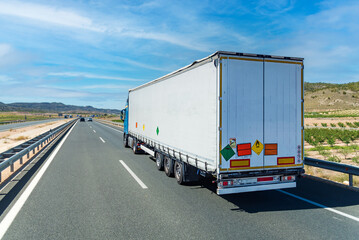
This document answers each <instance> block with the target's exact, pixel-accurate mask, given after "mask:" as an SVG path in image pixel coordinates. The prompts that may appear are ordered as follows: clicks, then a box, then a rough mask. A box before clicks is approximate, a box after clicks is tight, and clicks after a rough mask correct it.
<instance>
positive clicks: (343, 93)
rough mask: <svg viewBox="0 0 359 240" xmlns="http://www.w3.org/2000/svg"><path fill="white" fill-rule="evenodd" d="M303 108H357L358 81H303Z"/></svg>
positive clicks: (306, 109) (358, 95) (326, 109)
mask: <svg viewBox="0 0 359 240" xmlns="http://www.w3.org/2000/svg"><path fill="white" fill-rule="evenodd" d="M304 92H305V95H304V108H305V111H306V112H311V111H333V110H359V82H351V83H344V84H333V83H307V82H306V83H304Z"/></svg>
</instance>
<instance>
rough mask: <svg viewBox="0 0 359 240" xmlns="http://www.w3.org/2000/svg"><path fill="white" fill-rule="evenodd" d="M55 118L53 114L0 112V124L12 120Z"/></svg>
mask: <svg viewBox="0 0 359 240" xmlns="http://www.w3.org/2000/svg"><path fill="white" fill-rule="evenodd" d="M49 118H57V115H55V114H50V115H48V114H31V113H22V114H20V113H0V124H6V123H7V122H13V121H35V120H45V119H49Z"/></svg>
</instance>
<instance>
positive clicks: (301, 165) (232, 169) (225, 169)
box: [219, 164, 303, 171]
mask: <svg viewBox="0 0 359 240" xmlns="http://www.w3.org/2000/svg"><path fill="white" fill-rule="evenodd" d="M296 167H303V164H287V165H272V166H264V167H246V168H238V167H236V168H220V169H219V170H220V171H236V170H247V169H248V170H249V169H263V168H296Z"/></svg>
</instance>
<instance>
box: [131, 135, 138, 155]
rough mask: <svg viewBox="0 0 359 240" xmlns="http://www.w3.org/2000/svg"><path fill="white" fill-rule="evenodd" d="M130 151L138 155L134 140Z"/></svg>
mask: <svg viewBox="0 0 359 240" xmlns="http://www.w3.org/2000/svg"><path fill="white" fill-rule="evenodd" d="M132 151H133V153H134V154H137V153H138V150H137V140H136V139H133V145H132Z"/></svg>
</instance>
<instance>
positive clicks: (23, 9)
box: [0, 1, 104, 32]
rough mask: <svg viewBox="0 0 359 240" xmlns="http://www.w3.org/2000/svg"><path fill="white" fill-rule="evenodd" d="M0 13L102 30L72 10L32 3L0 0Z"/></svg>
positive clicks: (97, 30) (67, 25) (102, 29)
mask: <svg viewBox="0 0 359 240" xmlns="http://www.w3.org/2000/svg"><path fill="white" fill-rule="evenodd" d="M0 14H2V15H9V16H15V17H22V18H28V19H32V20H37V21H41V22H45V23H50V24H57V25H62V26H66V27H73V28H81V29H86V30H91V31H96V32H103V31H104V28H103V27H99V26H95V25H94V24H93V22H92V20H91V19H90V18H87V17H84V16H81V15H80V14H78V13H76V12H75V11H73V10H69V9H58V8H55V7H50V6H46V5H39V4H34V3H27V2H18V1H1V2H0Z"/></svg>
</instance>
